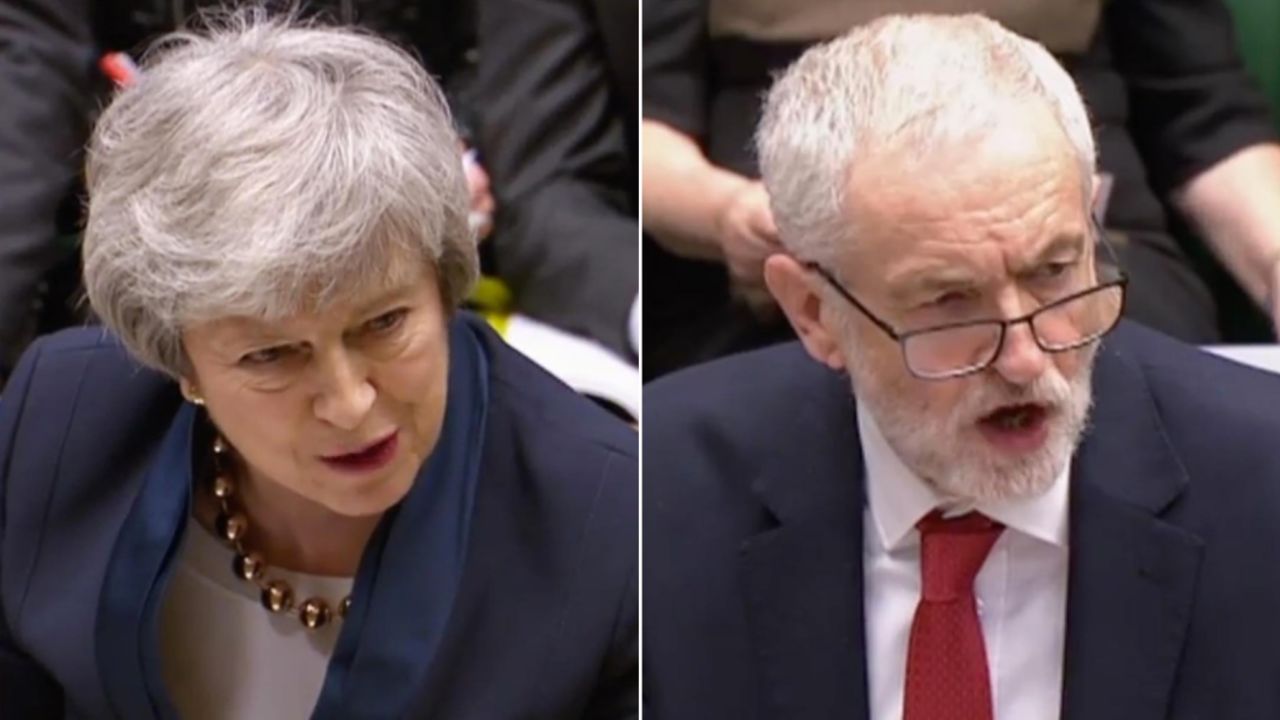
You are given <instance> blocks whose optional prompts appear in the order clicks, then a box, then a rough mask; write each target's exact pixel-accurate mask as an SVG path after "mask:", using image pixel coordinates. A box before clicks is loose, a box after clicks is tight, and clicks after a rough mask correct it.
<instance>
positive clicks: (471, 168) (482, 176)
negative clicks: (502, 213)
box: [462, 150, 497, 240]
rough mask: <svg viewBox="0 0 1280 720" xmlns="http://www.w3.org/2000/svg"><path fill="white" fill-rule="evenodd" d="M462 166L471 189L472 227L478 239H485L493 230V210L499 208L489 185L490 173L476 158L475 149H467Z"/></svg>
mask: <svg viewBox="0 0 1280 720" xmlns="http://www.w3.org/2000/svg"><path fill="white" fill-rule="evenodd" d="M462 167H463V169H464V170H465V171H466V173H467V188H468V189H470V190H471V214H470V216H469V220H470V222H471V227H472V229H474V230H475V233H476V240H484V239H485V238H487V237H489V233H491V232H493V212H494V210H496V209H497V203H496V202H494V199H493V193H492V192H491V189H490V187H489V173H488V172H486V171H485V169H484V166H483V165H481V164H480V161H479V160H477V159H476V153H475V150H467V152H466V154H465V155H463V157H462Z"/></svg>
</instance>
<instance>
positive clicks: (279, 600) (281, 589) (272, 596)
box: [262, 580, 293, 613]
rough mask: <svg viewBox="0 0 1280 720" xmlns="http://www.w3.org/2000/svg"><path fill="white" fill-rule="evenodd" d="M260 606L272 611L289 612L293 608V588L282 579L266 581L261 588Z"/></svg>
mask: <svg viewBox="0 0 1280 720" xmlns="http://www.w3.org/2000/svg"><path fill="white" fill-rule="evenodd" d="M262 606H263V607H265V608H266V609H268V610H270V611H271V612H273V613H282V612H289V611H290V610H292V609H293V588H291V587H289V584H288V583H286V582H284V581H283V580H271V581H268V582H267V584H266V586H265V587H263V588H262Z"/></svg>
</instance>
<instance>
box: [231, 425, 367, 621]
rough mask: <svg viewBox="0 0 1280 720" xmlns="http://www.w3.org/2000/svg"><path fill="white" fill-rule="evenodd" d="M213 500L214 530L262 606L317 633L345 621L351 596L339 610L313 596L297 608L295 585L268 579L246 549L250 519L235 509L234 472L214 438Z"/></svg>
mask: <svg viewBox="0 0 1280 720" xmlns="http://www.w3.org/2000/svg"><path fill="white" fill-rule="evenodd" d="M213 463H214V474H213V497H214V499H216V500H217V501H218V516H217V518H216V519H215V520H214V529H215V530H216V531H217V533H218V536H219V537H221V538H222V539H223V541H224V542H226V544H227V545H228V546H229V547H230V548H231V549H232V550H234V551H235V559H234V560H233V561H232V563H231V569H232V571H233V572H234V573H235V575H236V577H237V578H240V579H241V580H244V581H246V582H251V583H253V584H254V585H257V586H258V589H259V590H260V591H261V598H262V606H263V607H265V608H266V609H267V610H269V611H271V612H273V613H287V614H289V615H294V616H296V617H297V618H298V621H299V622H301V623H302V626H303V627H305V628H306V629H308V630H318V629H319V628H322V627H324V626H325V625H328V624H329V623H330V622H331V621H332V620H334V618H335V616H336V618H337V619H339V620H342V619H345V618H346V616H347V611H348V610H350V609H351V596H350V595H348V596H347V597H344V598H343V599H342V600H341V601H340V602H339V603H338V605H337V610H336V612H335V610H334V609H333V607H332V606H331V605H330V604H329V603H328V602H327V601H325V600H324V599H322V598H317V597H312V598H307V599H306V600H303V601H302V602H301V603H300V604H296V605H295V597H294V594H293V586H292V585H290V584H289V583H288V582H287V581H285V580H281V579H279V578H274V579H273V578H268V577H267V576H266V573H267V563H266V560H265V559H264V558H263V557H262V554H261V553H259V552H256V551H253V550H246V549H245V545H244V540H245V536H246V535H248V533H249V518H248V517H247V516H246V515H245V514H244V512H242V511H239V510H236V509H235V508H233V507H232V505H231V502H232V498H234V497H235V490H236V485H235V481H234V480H233V479H232V472H231V470H230V469H229V468H228V464H229V463H228V462H227V444H226V443H225V442H223V440H222V437H221V436H215V437H214V439H213Z"/></svg>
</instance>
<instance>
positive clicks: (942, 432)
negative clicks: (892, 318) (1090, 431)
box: [846, 346, 1096, 501]
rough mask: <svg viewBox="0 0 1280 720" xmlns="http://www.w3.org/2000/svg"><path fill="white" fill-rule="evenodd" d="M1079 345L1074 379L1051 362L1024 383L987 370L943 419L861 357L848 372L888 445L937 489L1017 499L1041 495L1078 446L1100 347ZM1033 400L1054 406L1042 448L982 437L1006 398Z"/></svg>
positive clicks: (971, 497) (982, 497) (1007, 402)
mask: <svg viewBox="0 0 1280 720" xmlns="http://www.w3.org/2000/svg"><path fill="white" fill-rule="evenodd" d="M1078 352H1088V353H1089V357H1087V358H1086V362H1085V363H1084V365H1083V366H1082V369H1081V371H1080V372H1079V373H1078V374H1077V375H1076V377H1074V378H1072V379H1071V380H1067V379H1066V378H1065V377H1063V375H1062V373H1061V372H1059V371H1058V369H1057V368H1056V367H1053V366H1050V368H1049V370H1047V371H1046V372H1045V374H1044V375H1042V376H1041V377H1040V378H1039V379H1037V380H1036V381H1035V382H1034V383H1032V384H1030V385H1026V386H1015V385H1011V384H1009V383H1007V382H1005V381H1004V380H1002V379H1000V378H999V377H998V376H991V375H989V374H988V375H983V376H982V378H984V379H983V380H982V381H981V382H975V383H974V387H973V388H972V389H971V390H970V391H969V392H967V393H965V394H964V396H963V397H962V399H961V401H960V404H959V406H958V407H956V409H955V411H954V412H953V413H952V414H951V415H950V416H948V417H945V418H939V417H936V415H935V414H934V413H931V412H929V410H928V408H926V407H923V406H922V405H921V404H920V403H917V402H911V401H910V400H908V399H905V398H904V397H903V396H902V395H899V394H894V393H893V392H892V390H891V389H889V388H884V387H882V386H879V385H878V384H877V383H876V382H875V381H874V378H871V377H869V376H868V373H867V371H866V369H865V368H863V367H861V366H858V365H857V364H856V363H853V364H851V365H850V367H849V372H850V377H851V380H852V382H853V386H854V387H855V392H856V394H857V396H858V398H859V399H860V400H861V401H862V402H863V404H864V405H865V406H866V408H867V410H868V411H869V412H870V413H871V416H872V417H873V418H875V421H876V424H877V426H879V429H880V432H881V433H882V434H883V435H884V438H885V440H887V441H888V443H889V445H890V447H892V448H893V449H894V451H895V452H897V453H898V456H899V457H900V458H902V461H903V463H905V464H906V466H907V467H908V468H910V469H911V470H912V471H914V472H915V473H916V474H917V475H919V476H920V477H921V478H923V479H924V480H925V481H926V482H928V483H929V484H930V485H932V486H933V487H934V488H935V489H936V490H937V491H938V492H940V493H942V494H943V495H946V496H948V497H952V498H956V499H962V500H975V501H982V500H998V499H1011V498H1020V497H1033V496H1036V495H1041V494H1043V493H1044V492H1045V491H1047V490H1048V489H1049V488H1050V487H1051V486H1052V485H1053V483H1054V481H1055V480H1056V479H1057V478H1058V476H1059V475H1061V474H1062V472H1063V470H1064V469H1065V468H1066V466H1067V462H1068V461H1069V460H1070V459H1071V456H1072V454H1073V453H1075V450H1076V446H1077V445H1078V444H1079V442H1080V437H1081V435H1082V434H1083V432H1084V428H1085V425H1086V423H1087V420H1088V416H1089V409H1090V406H1091V404H1092V402H1093V388H1092V375H1093V355H1094V354H1096V346H1095V347H1094V348H1091V349H1088V350H1082V351H1078ZM846 357H849V355H846ZM855 357H856V356H855ZM1033 402H1034V403H1039V404H1042V405H1044V406H1046V407H1048V408H1052V409H1051V411H1050V414H1049V415H1048V416H1046V417H1045V420H1044V421H1045V422H1046V423H1047V424H1048V425H1047V428H1048V437H1047V438H1046V441H1045V444H1044V447H1042V448H1041V449H1040V450H1038V451H1036V452H1034V453H1031V454H1028V455H1025V456H1023V457H1019V458H1010V457H1007V456H1003V455H1000V454H998V453H997V452H996V451H995V450H994V449H993V448H989V447H987V446H986V444H985V442H984V441H983V440H982V439H981V437H979V436H978V430H977V426H976V422H977V421H978V419H979V418H981V417H983V416H985V415H987V414H989V413H991V412H992V411H994V410H995V409H997V408H998V407H1000V406H1002V405H1010V404H1017V403H1033Z"/></svg>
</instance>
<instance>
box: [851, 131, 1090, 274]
mask: <svg viewBox="0 0 1280 720" xmlns="http://www.w3.org/2000/svg"><path fill="white" fill-rule="evenodd" d="M1087 185H1088V184H1087V183H1086V182H1085V178H1084V177H1083V168H1082V167H1081V164H1080V162H1079V159H1078V158H1077V156H1076V154H1075V153H1074V151H1073V149H1072V147H1071V145H1070V143H1069V142H1068V140H1067V138H1066V136H1065V134H1064V133H1063V132H1062V131H1061V129H1060V128H1058V127H1057V125H1056V123H1052V122H1014V121H1008V122H1003V123H1000V124H999V125H998V126H996V127H993V128H991V129H990V130H989V131H985V132H983V133H980V134H970V135H968V136H965V137H960V138H954V139H948V140H944V141H942V142H940V143H938V144H937V145H934V146H931V147H929V148H928V149H927V150H926V149H923V148H922V147H920V146H919V145H916V144H900V145H898V146H897V147H894V146H887V147H884V148H882V149H878V150H877V151H876V152H873V153H867V154H866V155H865V156H864V157H862V158H860V159H859V160H858V161H857V162H855V163H853V167H852V168H851V169H850V172H849V176H848V182H847V185H846V190H845V197H844V200H845V219H846V221H847V223H848V226H849V229H850V233H849V241H848V242H847V243H846V245H847V247H848V249H849V254H851V255H856V256H857V257H858V259H859V260H858V261H859V264H863V265H869V266H870V268H869V269H872V270H873V271H874V272H876V273H877V274H882V272H883V270H884V269H885V267H886V266H887V265H889V264H892V263H893V262H895V261H898V260H901V259H904V258H908V257H910V256H912V255H915V254H917V253H922V252H924V253H927V252H930V251H933V250H947V251H956V252H964V251H965V250H966V249H973V250H975V251H976V250H978V249H980V248H987V249H988V250H991V249H992V248H993V247H995V246H999V248H1000V252H1001V253H1003V254H1007V255H1010V256H1014V257H1016V256H1017V255H1018V254H1019V253H1026V254H1030V253H1034V252H1035V251H1036V249H1037V248H1038V247H1039V246H1041V245H1042V244H1044V243H1045V242H1048V241H1049V240H1051V239H1052V238H1053V237H1057V236H1070V235H1080V236H1086V235H1088V234H1089V218H1088V214H1087V212H1088V210H1087V208H1088V204H1087V202H1086V199H1085V191H1086V187H1087Z"/></svg>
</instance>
